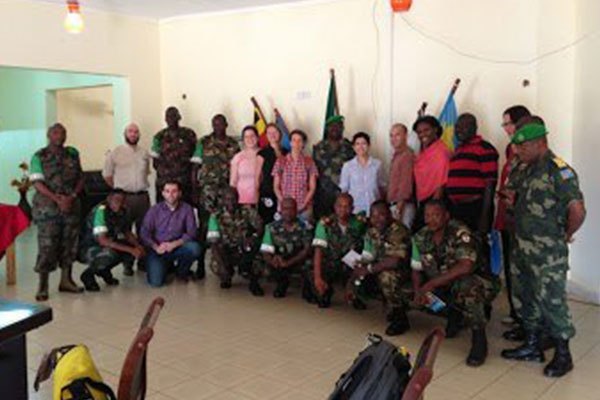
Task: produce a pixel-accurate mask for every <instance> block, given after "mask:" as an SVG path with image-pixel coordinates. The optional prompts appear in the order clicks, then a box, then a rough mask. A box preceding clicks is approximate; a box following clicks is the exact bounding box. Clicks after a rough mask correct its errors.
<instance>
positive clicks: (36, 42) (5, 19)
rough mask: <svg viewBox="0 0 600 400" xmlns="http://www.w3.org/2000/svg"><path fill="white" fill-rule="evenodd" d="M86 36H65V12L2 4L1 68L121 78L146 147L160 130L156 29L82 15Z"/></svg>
mask: <svg viewBox="0 0 600 400" xmlns="http://www.w3.org/2000/svg"><path fill="white" fill-rule="evenodd" d="M84 13H85V14H84V16H85V22H86V30H85V31H84V32H83V33H81V34H80V35H70V34H67V33H66V32H65V31H64V29H63V26H62V23H63V19H64V15H65V7H64V6H62V5H55V4H46V3H42V2H34V1H15V0H4V1H0V65H9V66H21V67H32V68H44V69H54V70H66V71H79V72H91V73H100V74H111V75H120V76H124V77H127V78H128V79H129V83H130V85H129V87H130V91H131V93H130V94H131V104H127V105H125V106H126V107H130V108H131V114H130V115H131V116H132V119H134V120H136V121H140V123H141V128H142V132H143V140H144V142H145V143H146V144H148V143H149V142H150V139H149V138H150V137H151V135H152V134H153V133H155V131H156V130H158V129H159V128H160V126H161V125H162V113H163V112H162V110H161V86H160V62H159V43H158V24H157V23H156V22H155V21H151V20H146V19H141V18H131V17H125V16H117V15H114V14H110V13H103V12H95V11H92V10H85V9H84Z"/></svg>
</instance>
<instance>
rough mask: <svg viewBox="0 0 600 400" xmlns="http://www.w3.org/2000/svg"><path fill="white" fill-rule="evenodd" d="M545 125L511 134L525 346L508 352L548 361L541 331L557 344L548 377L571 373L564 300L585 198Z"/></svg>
mask: <svg viewBox="0 0 600 400" xmlns="http://www.w3.org/2000/svg"><path fill="white" fill-rule="evenodd" d="M546 135H547V131H546V128H545V127H544V125H542V124H540V123H539V122H535V121H532V122H531V123H527V124H525V125H524V126H523V127H522V128H520V129H519V130H518V131H517V132H516V133H515V135H514V136H513V139H512V143H513V144H515V145H516V147H517V154H518V155H519V160H520V161H521V162H522V163H523V164H524V165H525V166H526V167H525V169H524V170H523V171H522V173H521V175H520V179H516V180H511V181H509V182H508V184H507V187H506V191H505V193H504V196H503V197H504V198H505V199H506V201H507V203H508V205H509V206H511V207H512V208H513V212H514V215H515V246H514V249H513V255H512V257H511V260H512V261H513V266H514V274H515V276H514V277H515V279H514V280H513V281H514V293H515V297H516V301H515V307H516V309H517V312H518V314H519V315H520V316H521V318H522V325H523V328H524V330H525V342H524V343H523V344H522V345H521V346H519V347H517V348H515V349H509V350H504V351H503V352H502V356H503V357H504V358H508V359H516V360H531V361H538V362H543V361H544V353H543V350H542V349H541V345H540V336H541V334H542V331H546V332H544V333H547V334H548V335H549V336H550V337H551V338H552V339H553V341H554V346H555V353H554V357H553V358H552V361H550V363H549V364H548V365H546V367H545V368H544V375H546V376H549V377H560V376H563V375H564V374H566V373H567V372H569V371H570V370H571V369H573V361H572V357H571V353H570V350H569V339H571V338H572V337H573V336H574V335H575V328H574V327H573V323H572V321H571V316H570V314H569V308H568V305H567V296H566V281H567V271H568V269H569V264H568V260H569V248H568V243H569V242H570V241H571V240H572V237H573V234H574V233H575V232H576V231H577V230H578V229H579V228H580V227H581V225H582V224H583V221H584V219H585V213H586V212H585V205H584V201H583V194H582V193H581V190H580V189H579V181H578V178H577V174H576V173H575V171H574V170H573V169H572V168H571V167H570V166H569V165H568V164H567V163H566V162H564V161H563V160H562V159H560V158H559V157H557V156H555V155H554V153H552V151H551V150H550V149H549V148H548V142H547V139H546Z"/></svg>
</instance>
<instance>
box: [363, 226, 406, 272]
mask: <svg viewBox="0 0 600 400" xmlns="http://www.w3.org/2000/svg"><path fill="white" fill-rule="evenodd" d="M409 246H410V232H409V231H408V229H407V228H406V227H405V226H404V225H402V224H401V223H400V222H397V221H393V222H392V223H391V224H390V226H388V227H387V228H386V230H385V232H380V231H379V230H378V229H376V228H374V227H371V228H369V229H368V230H367V234H366V236H365V243H364V248H363V252H362V257H363V259H365V260H366V261H369V262H373V263H377V262H379V261H381V260H383V259H385V258H387V257H398V258H400V259H401V261H400V262H399V264H398V267H399V268H402V267H403V266H407V265H408V250H409Z"/></svg>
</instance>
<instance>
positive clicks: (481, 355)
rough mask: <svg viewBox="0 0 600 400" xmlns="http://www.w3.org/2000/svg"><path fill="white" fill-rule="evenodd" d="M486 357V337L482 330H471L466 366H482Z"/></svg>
mask: <svg viewBox="0 0 600 400" xmlns="http://www.w3.org/2000/svg"><path fill="white" fill-rule="evenodd" d="M487 355H488V345H487V336H486V335H485V328H484V329H473V332H472V336H471V351H470V352H469V355H468V357H467V365H468V366H470V367H479V366H480V365H483V363H484V362H485V359H486V357H487Z"/></svg>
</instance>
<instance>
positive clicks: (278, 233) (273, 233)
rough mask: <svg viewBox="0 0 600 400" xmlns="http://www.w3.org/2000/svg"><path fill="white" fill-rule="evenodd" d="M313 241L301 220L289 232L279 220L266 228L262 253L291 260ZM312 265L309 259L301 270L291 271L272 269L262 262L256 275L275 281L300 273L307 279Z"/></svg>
mask: <svg viewBox="0 0 600 400" xmlns="http://www.w3.org/2000/svg"><path fill="white" fill-rule="evenodd" d="M311 240H312V232H311V230H310V229H309V228H308V227H307V226H306V224H305V223H304V222H303V221H301V220H300V219H297V220H296V221H295V222H294V223H293V226H292V229H291V230H287V229H286V228H285V227H284V223H283V220H279V221H275V222H272V223H270V224H268V225H267V226H266V227H265V233H264V235H263V239H262V244H261V245H260V251H261V253H265V254H271V255H274V256H275V255H277V256H281V257H283V258H284V259H290V258H292V257H293V256H295V255H296V254H298V252H300V251H301V250H302V249H304V248H306V247H307V246H310V242H311ZM310 265H311V262H310V258H307V260H306V262H304V264H303V265H302V266H300V267H299V268H298V266H294V267H293V269H292V270H291V271H290V268H286V269H274V268H271V267H270V266H269V265H268V264H267V263H266V262H264V261H261V262H259V263H257V264H256V265H255V273H256V275H257V276H269V277H273V278H275V280H280V279H281V278H287V276H288V275H289V274H290V273H292V272H300V273H301V274H302V276H303V277H306V276H307V275H308V273H309V272H310V270H311V268H310Z"/></svg>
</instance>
